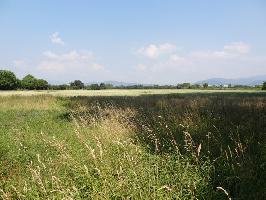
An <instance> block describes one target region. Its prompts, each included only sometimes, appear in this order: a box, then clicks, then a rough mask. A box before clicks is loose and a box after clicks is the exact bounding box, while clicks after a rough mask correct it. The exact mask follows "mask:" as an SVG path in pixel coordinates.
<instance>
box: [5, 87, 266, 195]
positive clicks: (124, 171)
mask: <svg viewBox="0 0 266 200" xmlns="http://www.w3.org/2000/svg"><path fill="white" fill-rule="evenodd" d="M75 92H76V93H74V94H73V91H43V92H39V91H34V92H30V91H29V92H20V91H17V92H1V95H0V199H228V198H232V199H265V198H266V192H265V191H266V181H265V180H266V168H265V167H266V93H262V92H253V91H248V92H247V91H245V92H244V91H237V92H235V93H232V92H231V91H230V92H227V91H226V92H225V93H221V92H224V91H220V90H219V91H217V92H216V91H215V92H214V91H213V90H212V91H200V92H202V93H199V94H198V93H197V92H199V91H198V90H197V91H195V90H156V91H153V90H125V91H123V90H106V91H105V90H104V91H75ZM155 92H161V93H158V94H157V95H144V94H149V93H151V94H156V93H155ZM171 92H173V93H176V92H178V93H179V94H171ZM218 92H219V93H218ZM243 92H244V93H243ZM48 93H49V94H53V95H44V94H48ZM12 94H18V95H19V96H12ZM37 94H42V95H41V96H40V95H37ZM92 94H93V95H94V96H92V97H86V96H87V95H92ZM111 94H113V96H111ZM159 94H160V95H159ZM162 94H171V95H162ZM190 94H193V95H190ZM30 95H34V96H30ZM78 95H84V96H83V97H62V96H78ZM97 95H99V96H97ZM116 95H117V96H116ZM123 95H125V96H123ZM143 95H144V96H143ZM226 193H228V194H226Z"/></svg>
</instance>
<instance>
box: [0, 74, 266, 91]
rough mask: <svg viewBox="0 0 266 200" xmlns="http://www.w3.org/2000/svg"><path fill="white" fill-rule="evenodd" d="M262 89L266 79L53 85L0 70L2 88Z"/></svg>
mask: <svg viewBox="0 0 266 200" xmlns="http://www.w3.org/2000/svg"><path fill="white" fill-rule="evenodd" d="M227 88H232V89H250V88H253V89H254V88H255V89H260V88H262V89H263V90H266V81H265V82H264V83H263V85H262V86H255V87H251V86H245V85H231V84H229V85H212V86H210V85H208V83H204V84H202V85H200V84H191V83H180V84H177V85H141V84H137V85H127V86H122V85H121V86H114V85H112V84H106V83H100V84H97V83H95V84H90V85H85V84H84V83H83V82H82V81H80V80H75V81H73V82H71V83H69V84H61V85H52V84H48V82H47V81H46V80H44V79H38V78H36V77H34V76H32V75H30V74H28V75H27V76H25V77H24V78H22V79H21V80H20V79H18V78H17V77H16V75H15V74H14V73H13V72H11V71H8V70H0V90H19V89H22V90H79V89H87V90H105V89H227Z"/></svg>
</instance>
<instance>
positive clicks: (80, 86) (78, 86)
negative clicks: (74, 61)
mask: <svg viewBox="0 0 266 200" xmlns="http://www.w3.org/2000/svg"><path fill="white" fill-rule="evenodd" d="M70 87H72V88H73V89H83V88H84V87H85V85H84V83H82V81H80V80H75V81H73V82H71V83H70Z"/></svg>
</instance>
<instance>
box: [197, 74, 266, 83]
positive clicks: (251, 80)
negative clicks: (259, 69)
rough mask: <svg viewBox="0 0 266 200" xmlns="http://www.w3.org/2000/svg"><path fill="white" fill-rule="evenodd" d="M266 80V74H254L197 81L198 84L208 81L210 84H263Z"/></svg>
mask: <svg viewBox="0 0 266 200" xmlns="http://www.w3.org/2000/svg"><path fill="white" fill-rule="evenodd" d="M264 81H266V75H260V76H252V77H246V78H236V79H226V78H211V79H206V80H202V81H198V82H196V83H197V84H203V83H208V84H209V85H228V84H232V85H248V86H255V85H261V84H262V83H263V82H264Z"/></svg>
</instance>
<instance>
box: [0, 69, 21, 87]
mask: <svg viewBox="0 0 266 200" xmlns="http://www.w3.org/2000/svg"><path fill="white" fill-rule="evenodd" d="M18 86H19V80H18V79H17V77H16V75H15V74H14V73H13V72H11V71H8V70H0V90H14V89H17V87H18Z"/></svg>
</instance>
